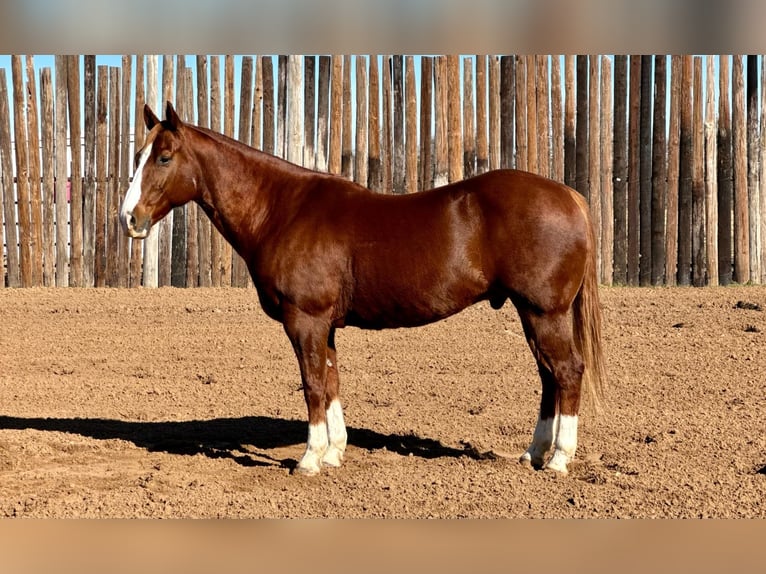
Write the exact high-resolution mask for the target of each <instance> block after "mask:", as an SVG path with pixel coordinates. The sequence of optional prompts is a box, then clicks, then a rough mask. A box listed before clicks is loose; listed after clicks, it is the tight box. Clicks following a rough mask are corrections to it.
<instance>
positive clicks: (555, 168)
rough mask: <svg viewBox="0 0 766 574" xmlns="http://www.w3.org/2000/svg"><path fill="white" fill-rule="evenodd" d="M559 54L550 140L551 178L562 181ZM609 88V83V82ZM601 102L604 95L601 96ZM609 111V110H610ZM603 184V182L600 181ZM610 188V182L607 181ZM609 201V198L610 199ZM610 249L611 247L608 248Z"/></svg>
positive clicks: (555, 63) (554, 72)
mask: <svg viewBox="0 0 766 574" xmlns="http://www.w3.org/2000/svg"><path fill="white" fill-rule="evenodd" d="M561 81H562V76H561V56H558V55H556V56H553V57H552V58H551V141H552V144H553V150H552V152H551V178H553V179H555V180H556V181H560V182H563V181H564V101H563V93H562V91H561ZM610 89H611V84H610ZM611 98H612V95H611V92H610V94H609V101H611ZM601 100H602V102H603V101H604V97H603V96H602V98H601ZM610 113H611V110H610ZM606 135H608V136H609V138H610V139H611V130H610V131H609V133H608V134H604V135H603V136H602V142H603V141H604V136H606ZM609 173H610V175H611V166H610V167H609ZM602 186H603V182H602ZM609 186H610V189H611V182H610V183H609ZM610 201H611V200H610ZM610 249H611V248H610Z"/></svg>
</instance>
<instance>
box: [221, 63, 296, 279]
mask: <svg viewBox="0 0 766 574" xmlns="http://www.w3.org/2000/svg"><path fill="white" fill-rule="evenodd" d="M286 63H287V62H286V60H284V59H283V58H282V56H280V57H279V60H278V68H279V70H278V73H279V78H278V86H279V87H278V90H281V92H279V91H278V93H277V97H278V98H279V102H278V105H277V134H276V135H277V144H276V145H277V149H276V152H277V155H279V156H280V157H284V153H285V148H284V146H285V119H286V118H284V117H283V115H284V113H285V106H286V100H285V98H286V94H285V91H284V86H285V81H284V79H283V75H284V74H286ZM239 90H240V91H239V98H240V99H239V128H238V131H237V139H238V140H239V141H241V142H242V143H246V144H249V143H250V135H251V133H250V122H251V121H252V106H253V58H252V57H251V56H244V57H243V58H242V70H241V80H240V85H239ZM280 118H281V119H280ZM280 134H281V135H280ZM248 285H249V278H248V273H247V265H245V262H244V261H243V260H242V257H240V255H239V254H238V253H236V252H234V251H232V261H231V286H232V287H247V286H248Z"/></svg>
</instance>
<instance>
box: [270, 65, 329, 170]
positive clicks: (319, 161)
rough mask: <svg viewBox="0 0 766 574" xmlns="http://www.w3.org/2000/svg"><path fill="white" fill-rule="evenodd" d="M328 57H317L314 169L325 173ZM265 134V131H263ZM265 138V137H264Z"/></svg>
mask: <svg viewBox="0 0 766 574" xmlns="http://www.w3.org/2000/svg"><path fill="white" fill-rule="evenodd" d="M330 63H331V59H330V56H319V70H318V74H319V80H318V86H319V88H318V92H317V128H316V130H317V144H316V150H317V157H316V163H315V168H316V169H317V170H319V171H322V172H327V170H328V164H327V160H328V157H327V152H328V149H329V144H330V142H329V139H328V138H329V133H330V73H331V70H330ZM266 92H267V90H266V87H265V86H264V90H263V94H264V116H265V108H266V106H265V103H266V99H265V98H266ZM264 134H265V130H264ZM264 137H265V135H264Z"/></svg>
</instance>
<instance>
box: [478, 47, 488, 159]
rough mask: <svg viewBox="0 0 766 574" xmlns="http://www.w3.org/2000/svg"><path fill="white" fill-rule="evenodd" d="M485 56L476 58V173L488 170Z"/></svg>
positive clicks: (481, 55)
mask: <svg viewBox="0 0 766 574" xmlns="http://www.w3.org/2000/svg"><path fill="white" fill-rule="evenodd" d="M487 128H488V116H487V56H486V55H485V54H480V55H477V56H476V173H484V172H485V171H487V170H488V169H489V141H488V140H487Z"/></svg>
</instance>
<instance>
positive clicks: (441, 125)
mask: <svg viewBox="0 0 766 574" xmlns="http://www.w3.org/2000/svg"><path fill="white" fill-rule="evenodd" d="M434 65H435V67H434V91H435V93H436V105H435V106H434V108H435V114H434V115H435V117H434V123H435V129H436V137H435V140H434V185H435V186H437V187H438V186H441V185H445V184H446V183H448V182H449V176H448V172H449V156H448V151H447V150H448V143H447V108H448V103H447V57H446V56H437V57H436V60H435V61H434Z"/></svg>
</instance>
